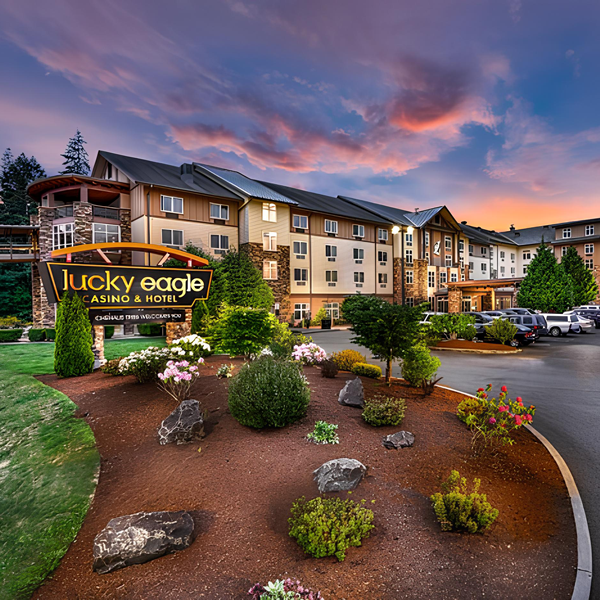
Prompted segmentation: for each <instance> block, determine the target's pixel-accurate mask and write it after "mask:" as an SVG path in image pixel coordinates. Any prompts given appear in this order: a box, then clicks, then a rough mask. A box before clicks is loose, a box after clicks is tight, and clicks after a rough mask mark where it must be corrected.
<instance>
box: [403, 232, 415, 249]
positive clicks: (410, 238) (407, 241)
mask: <svg viewBox="0 0 600 600" xmlns="http://www.w3.org/2000/svg"><path fill="white" fill-rule="evenodd" d="M404 242H405V244H406V245H407V246H412V245H413V234H412V233H406V234H405V235H404Z"/></svg>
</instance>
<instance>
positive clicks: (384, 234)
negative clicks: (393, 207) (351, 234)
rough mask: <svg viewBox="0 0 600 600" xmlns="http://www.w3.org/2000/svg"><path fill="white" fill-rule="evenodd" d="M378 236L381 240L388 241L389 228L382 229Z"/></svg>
mask: <svg viewBox="0 0 600 600" xmlns="http://www.w3.org/2000/svg"><path fill="white" fill-rule="evenodd" d="M377 237H378V238H379V241H380V242H387V241H388V230H387V229H380V230H379V232H378V234H377Z"/></svg>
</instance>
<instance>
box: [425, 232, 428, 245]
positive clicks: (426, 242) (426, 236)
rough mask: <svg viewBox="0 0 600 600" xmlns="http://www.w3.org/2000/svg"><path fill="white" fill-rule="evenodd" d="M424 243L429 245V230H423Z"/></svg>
mask: <svg viewBox="0 0 600 600" xmlns="http://www.w3.org/2000/svg"><path fill="white" fill-rule="evenodd" d="M425 245H426V246H429V231H426V232H425Z"/></svg>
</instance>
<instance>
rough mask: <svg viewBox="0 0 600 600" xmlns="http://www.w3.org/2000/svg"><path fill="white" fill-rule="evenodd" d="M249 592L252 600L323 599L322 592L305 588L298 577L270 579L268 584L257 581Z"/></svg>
mask: <svg viewBox="0 0 600 600" xmlns="http://www.w3.org/2000/svg"><path fill="white" fill-rule="evenodd" d="M248 594H249V595H250V596H252V600H323V596H321V592H313V591H312V590H309V589H308V588H305V587H304V586H303V585H302V584H301V583H300V582H299V581H298V580H297V579H296V580H295V581H294V580H293V579H286V580H285V581H281V580H279V579H276V580H275V581H269V583H268V584H267V585H266V587H265V586H264V585H261V584H260V583H255V584H254V585H253V586H252V587H251V588H250V589H249V590H248Z"/></svg>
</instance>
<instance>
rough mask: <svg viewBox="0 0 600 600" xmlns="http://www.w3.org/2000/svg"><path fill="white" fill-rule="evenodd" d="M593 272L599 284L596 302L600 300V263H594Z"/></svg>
mask: <svg viewBox="0 0 600 600" xmlns="http://www.w3.org/2000/svg"><path fill="white" fill-rule="evenodd" d="M593 273H594V279H595V280H596V285H597V286H598V294H597V295H596V299H595V300H594V302H600V265H594V270H593Z"/></svg>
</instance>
